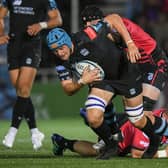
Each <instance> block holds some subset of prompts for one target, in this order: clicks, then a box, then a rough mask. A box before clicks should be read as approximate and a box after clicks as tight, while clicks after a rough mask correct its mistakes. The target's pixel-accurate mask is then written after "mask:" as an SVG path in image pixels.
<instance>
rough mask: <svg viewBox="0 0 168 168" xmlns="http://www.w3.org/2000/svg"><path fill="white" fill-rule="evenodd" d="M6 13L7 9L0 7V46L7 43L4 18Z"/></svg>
mask: <svg viewBox="0 0 168 168" xmlns="http://www.w3.org/2000/svg"><path fill="white" fill-rule="evenodd" d="M7 13H8V8H6V7H3V6H0V44H5V43H8V40H9V36H8V35H5V34H4V33H5V31H4V29H5V25H4V18H5V16H6V15H7Z"/></svg>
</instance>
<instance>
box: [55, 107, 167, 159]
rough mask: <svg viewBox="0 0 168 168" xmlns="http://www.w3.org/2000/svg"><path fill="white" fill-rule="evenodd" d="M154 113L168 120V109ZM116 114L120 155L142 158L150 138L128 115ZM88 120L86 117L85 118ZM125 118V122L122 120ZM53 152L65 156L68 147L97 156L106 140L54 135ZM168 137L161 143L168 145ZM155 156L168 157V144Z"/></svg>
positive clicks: (84, 154)
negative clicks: (119, 134) (92, 140)
mask: <svg viewBox="0 0 168 168" xmlns="http://www.w3.org/2000/svg"><path fill="white" fill-rule="evenodd" d="M153 113H154V115H156V116H160V117H163V118H165V119H166V120H167V122H168V111H167V110H166V109H159V110H154V111H153ZM122 115H123V114H119V113H118V114H116V117H117V118H116V120H117V121H116V122H118V123H120V129H121V132H122V135H123V141H122V142H119V143H118V156H126V155H127V154H129V153H130V154H131V157H132V158H141V157H142V156H143V153H144V151H145V150H147V148H148V146H149V138H148V137H147V136H146V135H145V134H144V133H143V132H142V131H140V130H139V129H137V128H135V127H134V126H133V125H132V124H131V123H130V121H128V120H127V121H126V120H125V118H127V117H126V116H122ZM84 119H85V120H86V118H84ZM123 119H124V123H122V122H121V121H122V120H123ZM113 122H114V121H113ZM52 143H53V153H54V155H56V156H63V152H64V151H65V150H66V149H69V150H71V151H72V152H75V153H78V154H79V155H81V156H97V155H98V154H99V152H100V150H101V148H103V147H104V145H105V144H104V142H103V141H102V140H101V141H100V142H99V143H96V144H95V143H93V142H89V141H84V140H73V139H67V138H64V137H63V136H61V135H59V134H56V133H55V134H53V135H52ZM167 144H168V138H167V137H162V139H161V145H163V146H167ZM154 157H155V158H165V157H168V146H167V147H166V148H165V149H164V150H158V151H157V152H156V154H155V155H154Z"/></svg>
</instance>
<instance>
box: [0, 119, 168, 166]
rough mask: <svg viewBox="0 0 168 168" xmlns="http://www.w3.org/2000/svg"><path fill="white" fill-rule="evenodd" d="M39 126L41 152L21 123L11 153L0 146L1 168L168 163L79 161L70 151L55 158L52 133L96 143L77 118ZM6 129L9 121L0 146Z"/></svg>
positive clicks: (2, 124)
mask: <svg viewBox="0 0 168 168" xmlns="http://www.w3.org/2000/svg"><path fill="white" fill-rule="evenodd" d="M38 125H39V128H40V130H42V131H43V132H44V133H45V135H46V138H45V140H44V146H43V148H42V149H41V150H39V151H36V152H35V151H33V149H32V145H31V141H30V134H29V131H28V129H27V126H26V124H25V122H23V124H22V125H21V128H20V130H19V133H18V135H17V137H16V141H15V144H14V147H13V149H6V148H5V147H3V146H2V145H0V168H8V167H10V168H54V167H55V168H115V167H118V168H141V167H143V168H149V167H151V168H163V167H167V165H168V160H167V159H150V160H148V159H146V160H138V159H131V158H113V159H111V160H107V161H100V160H96V159H95V158H82V157H80V156H78V155H77V154H74V153H72V152H69V151H66V152H65V154H64V157H55V156H53V154H52V152H51V151H52V145H51V141H50V136H51V134H52V133H54V132H57V133H60V134H63V135H64V136H66V137H68V138H78V139H85V140H90V139H91V140H93V141H94V140H96V136H95V135H94V134H93V133H92V132H91V131H90V129H88V128H87V127H86V126H84V124H83V121H82V120H81V119H79V118H74V119H59V120H46V121H39V122H38ZM8 126H9V122H8V121H0V131H1V137H0V141H1V142H2V138H3V136H4V135H5V133H6V132H7V130H8Z"/></svg>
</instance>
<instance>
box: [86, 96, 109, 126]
mask: <svg viewBox="0 0 168 168" xmlns="http://www.w3.org/2000/svg"><path fill="white" fill-rule="evenodd" d="M106 105H107V102H106V101H105V100H104V99H102V98H100V97H98V96H95V95H89V96H88V98H87V100H86V102H85V108H86V110H87V120H88V122H89V125H90V126H92V127H95V128H96V127H98V126H99V125H100V124H101V122H102V121H103V116H104V113H103V112H104V111H105V107H106Z"/></svg>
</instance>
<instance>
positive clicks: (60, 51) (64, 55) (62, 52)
mask: <svg viewBox="0 0 168 168" xmlns="http://www.w3.org/2000/svg"><path fill="white" fill-rule="evenodd" d="M54 54H55V55H56V56H57V57H59V58H60V59H61V60H64V61H67V60H68V59H69V57H70V54H71V50H70V48H69V47H68V46H67V45H63V46H61V47H59V48H57V49H56V50H55V51H54Z"/></svg>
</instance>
